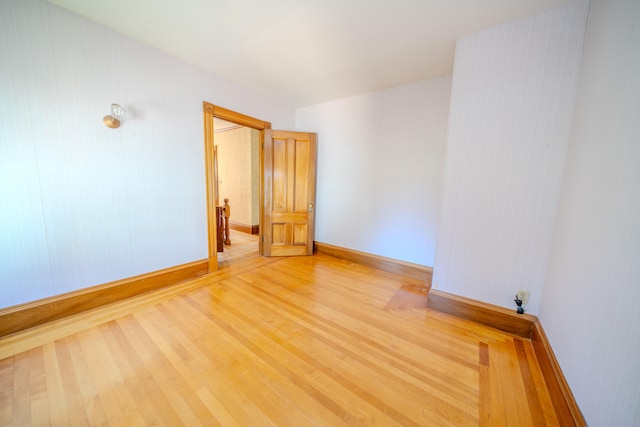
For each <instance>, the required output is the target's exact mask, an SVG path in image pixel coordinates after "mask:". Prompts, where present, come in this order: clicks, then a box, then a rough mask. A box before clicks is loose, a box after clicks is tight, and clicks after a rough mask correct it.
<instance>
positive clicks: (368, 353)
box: [236, 287, 477, 411]
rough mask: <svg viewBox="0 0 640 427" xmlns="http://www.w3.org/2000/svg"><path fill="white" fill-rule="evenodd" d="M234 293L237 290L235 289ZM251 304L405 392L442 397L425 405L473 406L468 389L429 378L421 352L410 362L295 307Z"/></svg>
mask: <svg viewBox="0 0 640 427" xmlns="http://www.w3.org/2000/svg"><path fill="white" fill-rule="evenodd" d="M236 289H239V287H237V288H236ZM251 301H252V304H254V306H253V308H252V312H253V313H255V312H256V311H260V310H262V311H264V312H266V313H273V312H278V313H279V314H280V315H281V316H283V317H287V318H289V319H292V320H293V321H295V322H297V323H298V325H299V331H300V332H302V333H301V334H299V335H301V336H302V337H303V338H304V339H305V340H306V339H308V337H313V338H314V339H316V340H318V341H319V342H320V343H321V345H322V346H326V347H327V348H334V349H335V350H336V351H340V352H341V353H344V354H348V355H349V356H350V357H352V358H354V359H358V360H360V362H361V363H363V364H366V365H367V366H369V367H370V368H371V369H372V370H374V371H376V372H380V373H381V374H383V375H384V374H388V375H390V376H391V377H392V378H394V380H396V381H398V382H400V383H402V384H404V385H405V386H407V387H409V388H411V387H414V386H415V387H420V388H421V391H422V392H423V393H431V394H432V395H433V396H442V398H440V397H436V398H435V399H429V401H432V400H433V401H435V402H436V403H437V402H442V399H445V401H446V402H443V403H444V405H445V406H446V404H448V403H452V404H453V405H454V406H460V407H461V408H462V409H463V410H465V411H466V410H467V409H468V406H469V405H470V404H472V405H475V404H477V394H476V393H473V392H472V391H471V390H470V387H469V389H467V388H466V387H462V389H463V390H462V391H460V390H459V389H456V388H454V387H453V386H452V385H451V380H453V382H454V383H456V380H455V379H452V378H446V379H444V380H442V381H438V379H437V376H434V375H432V374H433V372H432V371H431V369H430V365H431V364H432V363H430V362H429V361H428V360H425V359H428V358H426V357H425V354H424V351H423V352H422V355H421V357H416V358H415V359H411V358H408V357H407V356H406V353H407V352H406V348H404V346H401V347H398V346H397V345H396V346H394V348H391V347H389V346H388V345H386V344H385V343H384V341H382V342H378V341H374V340H372V339H363V337H362V336H358V335H357V334H355V333H353V332H352V331H350V330H349V329H347V328H344V327H342V326H341V325H339V324H337V323H334V322H332V321H330V320H328V319H324V318H318V317H315V316H310V315H309V314H308V313H305V312H303V311H300V310H297V309H296V308H295V307H292V306H287V304H286V303H284V302H282V301H279V300H274V301H273V302H272V303H270V301H269V300H264V299H257V298H254V299H253V300H251ZM258 302H261V303H262V304H261V305H262V306H263V307H261V305H258V304H256V303H258ZM406 344H410V343H406ZM436 364H437V362H436ZM430 373H431V374H430ZM473 383H474V384H475V383H477V378H475V377H474V378H473ZM434 385H435V387H434ZM465 391H469V393H468V394H466V395H465V393H464V392H465ZM449 398H450V399H449ZM470 402H472V403H470Z"/></svg>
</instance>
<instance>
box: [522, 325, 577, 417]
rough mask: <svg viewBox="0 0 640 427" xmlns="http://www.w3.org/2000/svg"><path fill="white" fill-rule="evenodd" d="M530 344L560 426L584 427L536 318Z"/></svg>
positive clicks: (574, 400)
mask: <svg viewBox="0 0 640 427" xmlns="http://www.w3.org/2000/svg"><path fill="white" fill-rule="evenodd" d="M531 343H532V344H533V349H534V351H535V353H536V357H537V359H538V364H539V365H540V370H541V371H542V376H543V377H544V380H545V382H546V383H547V389H548V390H549V395H550V396H551V401H552V402H553V407H554V409H555V411H556V416H557V417H558V421H559V422H560V425H561V426H580V427H582V426H586V425H587V421H586V420H585V419H584V416H583V415H582V412H581V411H580V408H579V407H578V404H577V402H576V399H575V397H574V396H573V393H572V392H571V388H569V384H568V383H567V380H566V378H565V377H564V374H563V373H562V369H560V365H559V364H558V360H557V359H556V356H555V355H554V354H553V350H552V349H551V344H550V343H549V340H548V339H547V335H546V334H545V333H544V329H542V323H540V319H538V318H536V321H535V322H534V324H533V330H532V334H531Z"/></svg>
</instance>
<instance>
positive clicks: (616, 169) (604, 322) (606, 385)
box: [540, 0, 640, 426]
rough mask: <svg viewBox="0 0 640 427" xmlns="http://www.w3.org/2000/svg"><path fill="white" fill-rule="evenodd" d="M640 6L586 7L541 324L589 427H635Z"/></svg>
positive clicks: (639, 315) (629, 2)
mask: <svg viewBox="0 0 640 427" xmlns="http://www.w3.org/2000/svg"><path fill="white" fill-rule="evenodd" d="M639 24H640V2H638V1H637V0H615V1H613V0H612V1H609V0H594V1H593V2H592V4H591V11H590V17H589V26H588V29H587V36H586V42H585V47H584V65H583V69H582V77H581V82H580V87H579V92H578V99H577V106H576V113H575V120H574V124H573V130H572V134H571V141H570V144H569V151H568V155H567V162H566V168H565V177H564V181H563V186H562V192H561V198H560V204H559V209H558V215H557V222H556V225H555V232H554V239H553V244H552V247H551V256H550V260H549V268H548V272H547V277H546V281H545V286H544V292H543V300H542V305H541V309H540V319H541V322H542V324H543V326H544V328H545V331H546V333H547V335H548V337H549V340H550V341H551V344H552V347H553V350H554V352H555V354H556V357H557V358H558V361H559V363H560V365H561V367H562V370H563V372H564V374H565V376H566V377H567V380H568V381H569V384H570V386H571V389H572V391H573V393H574V395H575V396H576V399H577V401H578V404H579V405H580V408H581V409H582V412H583V413H584V415H585V417H586V418H587V421H588V422H589V425H591V426H631V425H638V420H639V419H640V327H639V325H640V310H639V309H638V301H640V25H639Z"/></svg>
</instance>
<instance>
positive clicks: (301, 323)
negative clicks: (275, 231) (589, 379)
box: [0, 230, 558, 426]
mask: <svg viewBox="0 0 640 427" xmlns="http://www.w3.org/2000/svg"><path fill="white" fill-rule="evenodd" d="M236 233H238V232H236V231H234V230H232V235H231V240H232V245H231V246H228V247H225V252H224V254H222V255H220V256H219V261H220V266H221V269H220V271H218V272H215V273H213V274H210V275H208V276H204V277H200V278H198V279H195V280H193V281H190V282H185V283H181V284H178V285H176V286H175V287H170V288H166V289H163V290H159V291H156V292H153V293H150V294H148V295H145V296H139V297H136V298H132V299H131V300H128V301H122V302H120V303H118V304H113V305H112V306H110V307H104V308H101V309H97V310H94V311H92V312H87V313H83V314H81V315H77V316H74V317H73V318H69V319H64V320H61V321H58V322H53V323H52V324H49V325H43V326H41V327H38V328H34V329H33V330H29V331H25V332H23V333H21V334H17V335H15V336H10V337H5V338H2V339H0V426H3V425H55V426H62V425H64V426H73V425H109V426H152V425H156V426H162V425H167V426H180V425H186V426H194V425H196V426H197V425H207V426H210V425H212V426H215V425H219V426H245V425H251V426H312V425H331V426H338V425H351V426H353V425H361V426H369V425H385V426H394V425H398V426H401V425H403V426H406V425H409V426H410V425H414V426H418V425H420V426H424V425H429V426H462V425H482V426H497V425H509V426H519V425H522V426H529V425H550V426H557V425H558V422H557V418H556V415H555V412H554V407H553V404H552V402H551V400H550V397H549V393H548V390H547V389H546V384H545V382H544V379H543V377H542V374H541V372H540V367H539V366H538V363H537V359H536V356H535V353H534V351H533V347H532V346H531V343H530V342H529V341H527V340H523V339H521V338H518V337H514V336H513V335H511V334H508V333H504V332H501V331H498V330H495V329H492V328H489V327H487V326H485V325H479V324H476V323H473V322H470V321H468V320H464V319H460V318H457V317H454V316H451V315H448V314H445V313H440V312H436V311H433V310H432V309H429V308H426V307H424V304H422V303H421V301H422V299H420V298H422V297H421V296H419V297H420V298H413V296H412V295H404V296H403V292H405V293H406V292H412V290H415V289H420V288H421V287H423V286H424V285H425V284H424V283H423V282H421V281H419V280H416V279H413V278H407V277H403V276H400V275H398V274H394V273H388V272H383V271H378V270H375V269H373V268H371V267H366V266H362V265H358V264H354V263H351V262H348V261H344V260H340V259H337V258H333V257H330V256H327V255H324V254H320V255H317V256H313V257H292V258H279V257H270V258H263V257H260V256H258V255H257V243H258V242H257V236H243V235H242V234H236ZM405 297H406V298H405Z"/></svg>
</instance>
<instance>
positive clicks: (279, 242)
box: [263, 129, 316, 256]
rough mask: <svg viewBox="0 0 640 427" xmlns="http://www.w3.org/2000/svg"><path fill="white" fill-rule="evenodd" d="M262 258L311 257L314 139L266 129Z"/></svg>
mask: <svg viewBox="0 0 640 427" xmlns="http://www.w3.org/2000/svg"><path fill="white" fill-rule="evenodd" d="M263 152H264V195H265V197H264V232H263V237H264V255H266V256H295V255H313V231H314V221H315V212H314V211H315V206H314V204H315V173H316V135H315V134H313V133H303V132H290V131H276V130H271V129H265V138H264V151H263Z"/></svg>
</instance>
